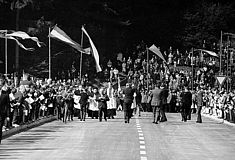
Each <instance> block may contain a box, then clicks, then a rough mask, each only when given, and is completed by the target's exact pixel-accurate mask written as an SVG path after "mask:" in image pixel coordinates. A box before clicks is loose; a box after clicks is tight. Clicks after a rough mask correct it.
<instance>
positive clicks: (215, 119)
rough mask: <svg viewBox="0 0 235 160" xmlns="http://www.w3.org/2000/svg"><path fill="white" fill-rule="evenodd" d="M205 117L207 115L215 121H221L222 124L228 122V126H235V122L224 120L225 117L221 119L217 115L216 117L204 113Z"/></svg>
mask: <svg viewBox="0 0 235 160" xmlns="http://www.w3.org/2000/svg"><path fill="white" fill-rule="evenodd" d="M202 115H203V116H204V117H207V118H210V119H212V120H214V121H217V122H220V123H221V124H226V125H228V126H232V127H235V123H230V122H228V121H226V120H223V119H219V118H217V117H214V116H210V115H207V114H202Z"/></svg>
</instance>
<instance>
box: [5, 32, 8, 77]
mask: <svg viewBox="0 0 235 160" xmlns="http://www.w3.org/2000/svg"><path fill="white" fill-rule="evenodd" d="M6 34H7V30H6V31H5V75H6V76H7V64H8V63H7V37H6Z"/></svg>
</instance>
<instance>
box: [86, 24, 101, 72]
mask: <svg viewBox="0 0 235 160" xmlns="http://www.w3.org/2000/svg"><path fill="white" fill-rule="evenodd" d="M82 31H83V32H84V33H85V34H86V36H87V37H88V39H89V42H90V45H91V49H92V52H91V53H92V54H93V56H94V58H95V62H96V71H97V72H101V71H102V69H101V67H100V64H99V61H100V60H99V54H98V51H97V49H96V47H95V45H94V43H93V41H92V40H91V37H90V36H89V35H88V33H87V31H86V30H85V28H84V27H83V26H82Z"/></svg>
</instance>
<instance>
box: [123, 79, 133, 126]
mask: <svg viewBox="0 0 235 160" xmlns="http://www.w3.org/2000/svg"><path fill="white" fill-rule="evenodd" d="M134 93H135V90H134V89H132V88H131V85H130V84H129V83H127V84H126V88H125V89H124V90H123V96H124V103H123V110H124V119H125V123H129V122H130V118H131V104H132V103H133V99H134Z"/></svg>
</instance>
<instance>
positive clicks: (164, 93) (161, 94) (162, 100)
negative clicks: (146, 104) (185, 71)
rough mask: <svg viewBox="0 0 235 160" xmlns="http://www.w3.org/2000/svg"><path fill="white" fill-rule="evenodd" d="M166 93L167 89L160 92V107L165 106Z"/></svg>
mask: <svg viewBox="0 0 235 160" xmlns="http://www.w3.org/2000/svg"><path fill="white" fill-rule="evenodd" d="M168 93H169V91H168V90H167V89H163V90H162V92H161V93H160V99H161V102H162V105H165V104H167V97H168Z"/></svg>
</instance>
